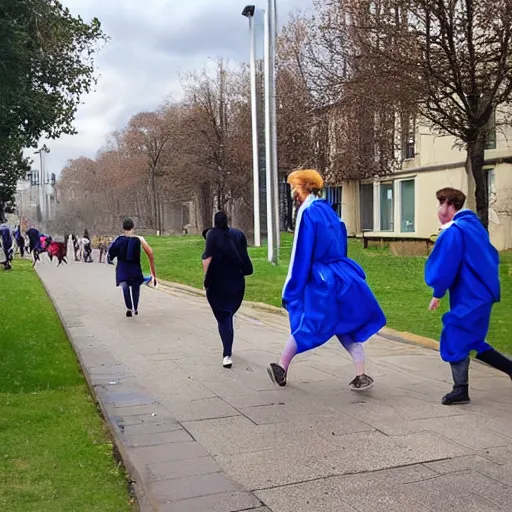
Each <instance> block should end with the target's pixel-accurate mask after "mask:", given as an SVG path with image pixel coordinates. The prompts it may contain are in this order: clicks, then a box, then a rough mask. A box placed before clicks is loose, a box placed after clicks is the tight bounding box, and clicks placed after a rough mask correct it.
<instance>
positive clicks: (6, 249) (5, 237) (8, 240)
mask: <svg viewBox="0 0 512 512" xmlns="http://www.w3.org/2000/svg"><path fill="white" fill-rule="evenodd" d="M0 241H1V242H2V249H3V253H4V258H5V259H4V262H3V265H4V270H11V268H12V267H11V261H12V257H13V248H12V235H11V229H10V228H9V226H8V225H7V224H1V225H0Z"/></svg>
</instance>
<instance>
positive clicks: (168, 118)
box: [124, 108, 173, 231]
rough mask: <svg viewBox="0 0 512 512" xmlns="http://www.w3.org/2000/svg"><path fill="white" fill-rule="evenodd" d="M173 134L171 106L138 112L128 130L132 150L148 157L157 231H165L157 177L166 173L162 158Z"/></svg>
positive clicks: (128, 142)
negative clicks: (154, 110)
mask: <svg viewBox="0 0 512 512" xmlns="http://www.w3.org/2000/svg"><path fill="white" fill-rule="evenodd" d="M172 135H173V119H172V111H171V110H170V109H169V108H167V109H160V110H158V111H156V112H141V113H139V114H136V115H135V116H133V117H132V119H131V120H130V122H129V123H128V127H127V128H126V130H125V132H124V139H125V142H126V144H127V146H128V148H129V150H130V151H131V152H133V153H138V154H139V155H141V156H142V155H143V158H144V159H145V160H146V165H147V173H148V179H149V186H150V190H151V201H152V207H153V226H154V227H155V229H156V230H157V231H160V230H161V218H160V201H159V193H158V187H157V178H158V177H159V176H162V173H163V171H164V169H163V166H162V158H163V156H164V151H165V149H166V146H167V145H168V144H169V143H170V141H171V138H172Z"/></svg>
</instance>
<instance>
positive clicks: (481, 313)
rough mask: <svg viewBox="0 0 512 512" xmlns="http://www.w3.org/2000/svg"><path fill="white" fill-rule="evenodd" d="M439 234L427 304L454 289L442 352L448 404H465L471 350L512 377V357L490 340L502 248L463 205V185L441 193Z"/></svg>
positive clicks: (427, 270) (429, 275) (435, 302)
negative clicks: (449, 381) (447, 368)
mask: <svg viewBox="0 0 512 512" xmlns="http://www.w3.org/2000/svg"><path fill="white" fill-rule="evenodd" d="M437 200H438V201H439V207H438V214H437V215H438V218H439V221H440V222H441V233H440V235H439V237H438V238H437V240H436V243H435V245H434V249H433V251H432V253H431V254H430V256H429V258H428V260H427V263H426V266H425V281H426V283H427V285H428V286H430V287H431V288H433V298H432V300H431V302H430V306H429V309H430V310H431V311H435V310H437V309H438V308H439V306H440V303H441V299H442V298H443V297H444V296H445V295H446V293H447V292H449V293H450V311H449V312H448V313H446V314H445V315H444V316H443V331H442V333H441V343H440V352H441V358H442V359H443V361H446V362H447V363H450V365H451V369H452V376H453V381H454V386H453V390H452V391H451V392H450V393H448V394H447V395H446V396H444V398H443V400H442V403H443V404H444V405H454V404H464V403H468V402H469V401H470V398H469V361H470V360H469V355H470V352H471V351H476V357H477V359H480V360H481V361H483V362H485V363H487V364H489V365H491V366H493V367H494V368H496V369H498V370H501V371H502V372H505V373H506V374H507V375H510V376H511V377H512V361H511V360H510V359H508V358H506V357H505V356H503V355H502V354H500V353H499V352H497V351H496V350H494V349H493V348H492V347H491V346H490V345H489V344H488V343H487V342H486V337H487V332H488V330H489V323H490V320H491V310H492V306H493V304H494V303H496V302H499V300H500V279H499V263H500V258H499V254H498V251H497V250H496V249H495V248H494V247H493V246H492V244H491V241H490V239H489V233H488V232H487V231H486V230H485V228H484V227H483V225H482V223H481V222H480V220H479V219H478V217H477V215H476V214H475V213H474V212H472V211H471V210H466V209H463V207H464V203H465V202H466V196H465V195H464V193H463V192H461V191H460V190H456V189H453V188H444V189H442V190H439V191H438V192H437Z"/></svg>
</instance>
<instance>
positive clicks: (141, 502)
mask: <svg viewBox="0 0 512 512" xmlns="http://www.w3.org/2000/svg"><path fill="white" fill-rule="evenodd" d="M35 272H36V274H37V277H38V278H39V282H40V283H41V284H42V285H43V288H44V291H45V292H46V295H47V296H48V298H49V299H50V301H51V303H52V305H53V308H54V309H55V312H56V313H57V316H58V317H59V321H60V324H61V325H62V328H63V329H64V332H65V333H66V336H67V338H68V341H69V344H70V345H71V347H72V349H73V352H74V354H75V357H76V359H77V362H78V365H79V367H80V371H81V372H82V375H83V376H84V378H85V381H86V383H87V387H88V388H89V393H90V394H91V396H92V398H93V400H94V402H95V403H96V404H97V406H98V407H99V409H100V411H101V416H102V420H103V421H104V422H105V424H106V425H107V427H108V432H109V434H110V438H111V441H112V444H113V447H112V458H113V459H114V461H115V462H117V463H118V464H121V465H122V466H123V468H124V470H125V472H126V475H127V477H128V479H127V484H128V492H129V493H130V494H131V495H133V496H134V497H135V499H136V500H137V509H138V510H139V511H140V512H154V510H155V509H154V508H153V507H152V506H151V504H150V503H149V500H148V499H147V497H146V494H145V492H144V491H143V489H142V487H141V485H140V483H139V482H142V481H143V479H142V475H140V474H139V472H138V471H137V468H136V467H135V465H134V464H132V463H131V461H130V457H129V456H128V454H127V452H126V449H125V447H124V444H123V443H122V441H121V439H120V438H119V436H118V434H117V432H116V429H115V427H114V425H113V423H112V422H111V421H110V420H109V417H110V416H111V415H110V414H109V411H108V410H107V407H106V405H105V404H104V403H103V401H102V400H101V399H100V397H99V395H98V393H97V391H96V388H95V386H94V385H93V381H92V377H91V375H90V373H89V371H88V370H87V367H86V365H85V363H84V361H83V358H82V355H81V353H80V350H79V349H78V347H75V345H74V343H73V337H72V335H71V332H70V331H69V329H68V327H67V325H66V323H65V322H64V316H63V315H62V312H61V310H60V308H59V307H58V306H57V304H56V303H55V301H54V300H53V298H52V295H51V293H50V291H49V290H48V288H47V287H46V284H45V283H44V281H43V280H42V279H41V276H40V275H39V274H38V273H37V270H35Z"/></svg>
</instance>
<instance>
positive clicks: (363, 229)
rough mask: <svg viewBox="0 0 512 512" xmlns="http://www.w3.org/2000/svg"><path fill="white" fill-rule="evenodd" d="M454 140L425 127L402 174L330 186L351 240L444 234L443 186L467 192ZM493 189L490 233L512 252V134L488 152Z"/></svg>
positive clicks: (499, 137) (462, 154) (502, 135)
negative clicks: (440, 193)
mask: <svg viewBox="0 0 512 512" xmlns="http://www.w3.org/2000/svg"><path fill="white" fill-rule="evenodd" d="M455 142H456V141H455V138H454V137H452V136H439V135H436V134H434V133H432V132H431V131H430V130H429V129H428V128H426V127H425V126H419V127H417V128H416V129H415V135H414V137H413V138H411V139H410V140H409V141H408V143H407V144H406V145H405V148H404V155H403V157H404V159H403V162H402V165H401V169H400V171H398V172H395V173H394V174H392V175H390V176H388V177H386V178H382V179H379V180H377V181H375V182H366V183H365V182H349V183H343V184H342V185H341V186H336V187H327V188H326V195H327V197H328V198H329V199H330V200H331V202H333V203H338V202H339V203H341V212H339V213H341V216H342V218H343V220H344V221H345V224H346V226H347V230H348V232H349V235H351V236H363V233H364V236H365V237H378V238H382V239H395V240H396V239H400V240H404V239H405V240H407V239H428V238H430V237H431V236H432V235H433V234H434V233H436V232H437V231H438V228H439V223H438V220H437V202H436V198H435V193H436V191H437V190H438V189H440V188H442V187H455V188H458V189H461V190H463V191H464V192H467V189H468V182H467V175H466V171H465V161H466V151H465V150H463V149H458V148H457V147H456V145H455ZM485 170H486V175H487V183H488V187H489V203H490V212H489V214H490V215H489V218H490V222H489V231H490V234H491V239H492V242H493V244H494V245H495V246H496V248H497V249H499V250H504V249H510V248H512V129H510V128H508V129H504V130H501V131H498V132H497V133H496V134H495V135H494V136H491V137H489V141H488V149H487V150H486V153H485Z"/></svg>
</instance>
